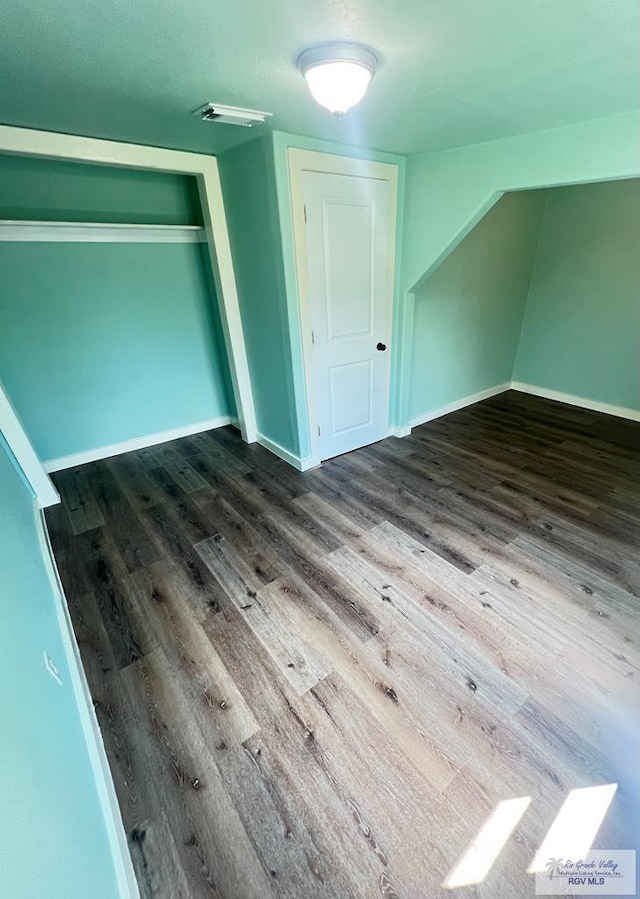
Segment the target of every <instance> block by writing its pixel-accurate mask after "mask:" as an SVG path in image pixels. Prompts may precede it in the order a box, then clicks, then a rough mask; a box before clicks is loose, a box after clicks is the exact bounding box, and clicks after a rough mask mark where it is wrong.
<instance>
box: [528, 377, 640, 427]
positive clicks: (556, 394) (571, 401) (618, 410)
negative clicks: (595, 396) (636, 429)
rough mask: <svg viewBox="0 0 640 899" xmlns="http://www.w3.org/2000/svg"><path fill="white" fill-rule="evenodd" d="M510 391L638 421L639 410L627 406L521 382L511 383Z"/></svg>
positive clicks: (639, 418)
mask: <svg viewBox="0 0 640 899" xmlns="http://www.w3.org/2000/svg"><path fill="white" fill-rule="evenodd" d="M511 389H512V390H518V391H520V393H530V394H531V395H532V396H541V397H543V398H544V399H547V400H556V401H557V402H558V403H567V405H569V406H579V407H580V408H581V409H590V410H591V411H592V412H604V413H605V415H615V416H616V417H617V418H626V419H628V420H629V421H640V410H638V409H629V408H628V407H627V406H614V405H612V404H611V403H601V402H600V400H591V399H587V398H586V397H583V396H575V395H574V394H572V393H563V392H562V391H561V390H548V389H547V388H546V387H536V385H535V384H524V383H523V382H522V381H512V382H511Z"/></svg>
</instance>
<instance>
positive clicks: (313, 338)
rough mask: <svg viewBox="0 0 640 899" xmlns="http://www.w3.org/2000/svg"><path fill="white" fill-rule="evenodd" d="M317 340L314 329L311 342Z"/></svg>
mask: <svg viewBox="0 0 640 899" xmlns="http://www.w3.org/2000/svg"><path fill="white" fill-rule="evenodd" d="M315 342H316V332H315V331H312V332H311V343H315Z"/></svg>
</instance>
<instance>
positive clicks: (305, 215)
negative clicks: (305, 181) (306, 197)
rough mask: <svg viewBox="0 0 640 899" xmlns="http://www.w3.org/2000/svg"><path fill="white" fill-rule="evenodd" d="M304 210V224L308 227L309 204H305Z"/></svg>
mask: <svg viewBox="0 0 640 899" xmlns="http://www.w3.org/2000/svg"><path fill="white" fill-rule="evenodd" d="M302 209H303V211H304V223H305V225H306V224H307V204H306V203H303V205H302Z"/></svg>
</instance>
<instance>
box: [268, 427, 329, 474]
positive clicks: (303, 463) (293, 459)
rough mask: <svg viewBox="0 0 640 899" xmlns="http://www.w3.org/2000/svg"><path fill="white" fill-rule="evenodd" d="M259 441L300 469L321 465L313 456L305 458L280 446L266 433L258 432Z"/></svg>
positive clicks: (306, 469)
mask: <svg viewBox="0 0 640 899" xmlns="http://www.w3.org/2000/svg"><path fill="white" fill-rule="evenodd" d="M257 441H258V443H259V444H260V446H263V447H264V448H265V449H268V450H269V452H271V453H273V454H274V455H276V456H279V457H280V458H281V459H284V461H285V462H288V463H289V465H293V467H294V468H297V469H298V471H309V469H310V468H317V467H318V465H320V461H319V460H318V459H314V458H313V457H312V456H305V457H304V458H301V457H300V456H296V455H295V454H294V453H292V452H289V450H288V449H285V448H284V447H283V446H280V444H279V443H276V442H275V440H271V439H270V438H269V437H265V436H264V434H258V435H257Z"/></svg>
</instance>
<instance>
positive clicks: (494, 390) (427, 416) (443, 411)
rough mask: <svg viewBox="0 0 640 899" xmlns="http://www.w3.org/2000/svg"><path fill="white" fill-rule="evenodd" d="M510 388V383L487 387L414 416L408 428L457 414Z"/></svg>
mask: <svg viewBox="0 0 640 899" xmlns="http://www.w3.org/2000/svg"><path fill="white" fill-rule="evenodd" d="M510 388H511V381H505V382H504V384H496V385H495V387H488V388H487V389H486V390H480V391H479V392H478V393H471V394H469V396H463V397H462V398H461V399H459V400H454V401H453V402H452V403H447V404H446V406H439V407H438V408H437V409H431V410H430V411H429V412H423V413H422V414H421V415H416V416H415V418H412V419H411V421H410V422H409V426H410V427H412V428H417V427H418V425H423V424H426V422H428V421H433V419H434V418H440V417H441V416H443V415H448V414H449V413H450V412H457V411H458V409H464V408H465V406H472V405H473V404H474V403H479V402H480V401H481V400H488V399H489V397H492V396H497V395H498V394H499V393H504V392H505V390H509V389H510Z"/></svg>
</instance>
